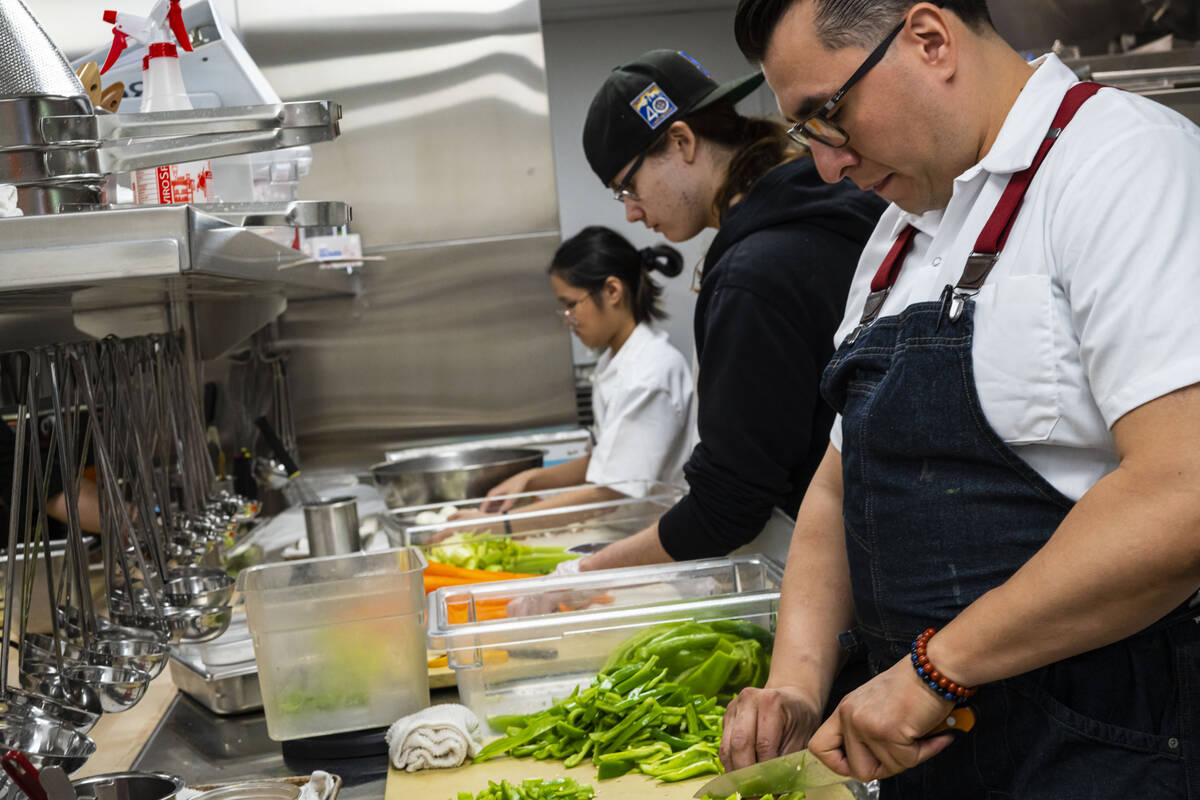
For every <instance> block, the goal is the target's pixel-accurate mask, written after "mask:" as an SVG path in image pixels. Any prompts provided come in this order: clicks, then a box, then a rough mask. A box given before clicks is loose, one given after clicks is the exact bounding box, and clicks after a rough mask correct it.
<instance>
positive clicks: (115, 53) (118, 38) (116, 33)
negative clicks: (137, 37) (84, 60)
mask: <svg viewBox="0 0 1200 800" xmlns="http://www.w3.org/2000/svg"><path fill="white" fill-rule="evenodd" d="M128 38H129V37H128V36H126V35H125V34H123V33H121V31H120V29H118V28H113V43H112V47H110V48H108V58H106V59H104V66H103V67H101V68H100V74H101V75H103V74H104V73H106V72H108V70H109V68H110V67H112V65H113V64H115V63H117V59H118V58H120V57H121V53H123V52H125V47H126V45H127V44H128V41H127V40H128Z"/></svg>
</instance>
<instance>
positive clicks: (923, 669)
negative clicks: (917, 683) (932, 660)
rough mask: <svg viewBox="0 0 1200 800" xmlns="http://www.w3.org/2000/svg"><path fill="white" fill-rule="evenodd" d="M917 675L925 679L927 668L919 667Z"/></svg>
mask: <svg viewBox="0 0 1200 800" xmlns="http://www.w3.org/2000/svg"><path fill="white" fill-rule="evenodd" d="M917 674H918V675H920V676H921V677H922V678H924V677H925V668H924V667H917Z"/></svg>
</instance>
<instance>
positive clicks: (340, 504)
mask: <svg viewBox="0 0 1200 800" xmlns="http://www.w3.org/2000/svg"><path fill="white" fill-rule="evenodd" d="M304 527H305V530H306V531H307V533H308V550H309V554H310V555H312V556H314V557H315V556H336V555H342V554H344V553H356V552H358V551H359V550H361V549H362V547H361V544H360V540H359V537H358V501H357V500H356V499H355V498H353V497H335V498H333V499H331V500H321V501H319V502H316V503H305V504H304Z"/></svg>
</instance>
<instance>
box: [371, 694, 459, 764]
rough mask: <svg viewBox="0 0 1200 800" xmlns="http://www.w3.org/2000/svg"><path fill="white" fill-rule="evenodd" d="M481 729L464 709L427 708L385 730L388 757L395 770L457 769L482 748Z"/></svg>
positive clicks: (445, 705) (397, 721)
mask: <svg viewBox="0 0 1200 800" xmlns="http://www.w3.org/2000/svg"><path fill="white" fill-rule="evenodd" d="M482 731H483V726H482V725H481V724H480V722H479V717H477V716H475V713H474V712H473V711H471V709H469V708H467V707H466V706H460V705H457V704H455V703H446V704H444V705H436V706H430V707H429V708H426V709H422V710H421V711H418V712H417V713H415V714H409V715H408V716H407V717H401V718H400V719H398V720H396V721H395V722H393V723H392V727H390V728H388V732H387V743H388V756H389V757H390V758H391V760H392V763H393V764H395V765H396V769H403V770H407V771H409V772H416V771H417V770H422V769H447V768H450V767H457V766H459V765H460V764H462V763H464V762H465V761H466V760H467V759H469V758H473V757H474V756H475V754H476V753H478V752H479V748H480V747H482V746H483V733H482Z"/></svg>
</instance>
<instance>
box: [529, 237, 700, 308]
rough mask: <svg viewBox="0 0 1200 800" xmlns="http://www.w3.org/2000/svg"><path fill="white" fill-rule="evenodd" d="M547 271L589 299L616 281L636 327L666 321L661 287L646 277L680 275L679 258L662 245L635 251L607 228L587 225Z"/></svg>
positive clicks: (675, 253) (681, 257)
mask: <svg viewBox="0 0 1200 800" xmlns="http://www.w3.org/2000/svg"><path fill="white" fill-rule="evenodd" d="M547 271H548V272H549V273H550V274H552V275H557V276H558V277H559V278H561V279H562V280H564V281H566V282H567V283H568V284H570V285H571V286H577V287H579V288H580V289H585V290H587V292H588V293H589V294H591V295H593V296H594V295H595V294H596V293H598V292H599V291H600V290H601V289H602V288H604V282H605V281H607V280H608V278H609V277H610V276H611V277H615V278H617V279H618V280H619V281H621V283H622V284H623V285H624V286H625V294H626V295H627V296H628V297H629V305H630V309H631V311H632V312H633V319H634V321H635V322H639V323H640V322H649V321H651V320H661V319H666V317H667V312H666V311H664V310H663V308H662V304H661V302H660V300H661V298H662V287H661V286H659V285H658V283H656V282H655V281H654V280H653V279H652V278H651V277H650V273H651V272H661V273H662V274H663V275H666V276H667V277H668V278H673V277H675V276H676V275H678V274H679V273H680V272H682V271H683V256H681V255H680V254H679V251H678V250H676V249H675V248H674V247H670V246H668V245H665V244H660V245H654V246H653V247H643V248H642V249H641V250H638V249H636V248H635V247H634V246H633V245H632V244H630V242H629V240H628V239H626V238H625V237H624V236H622V235H621V234H619V233H617V232H616V231H614V230H612V229H611V228H606V227H604V226H603V225H591V226H589V227H587V228H584V229H583V230H581V231H580V232H579V233H577V234H575V235H574V236H572V237H571V238H570V239H567V240H566V241H565V242H563V243H562V245H561V246H560V247H559V248H558V250H557V251H556V252H555V253H554V259H553V260H552V261H551V262H550V268H549V270H547Z"/></svg>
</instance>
